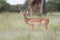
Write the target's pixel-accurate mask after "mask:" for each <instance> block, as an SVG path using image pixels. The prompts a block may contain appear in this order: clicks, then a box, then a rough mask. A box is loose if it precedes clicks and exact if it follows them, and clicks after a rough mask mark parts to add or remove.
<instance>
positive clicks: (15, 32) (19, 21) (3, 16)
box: [0, 12, 60, 40]
mask: <svg viewBox="0 0 60 40" xmlns="http://www.w3.org/2000/svg"><path fill="white" fill-rule="evenodd" d="M57 14H58V13H57ZM32 17H39V16H32ZM45 17H46V18H48V19H49V24H48V30H44V28H43V27H42V26H40V27H33V31H32V33H31V36H30V27H29V25H27V24H25V22H24V20H23V16H22V14H19V13H15V12H4V13H0V40H60V19H59V18H60V16H57V15H56V14H54V15H49V14H48V15H46V16H45Z"/></svg>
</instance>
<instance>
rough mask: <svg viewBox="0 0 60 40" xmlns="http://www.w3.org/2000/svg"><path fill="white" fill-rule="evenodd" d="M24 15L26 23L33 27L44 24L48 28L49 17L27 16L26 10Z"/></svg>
mask: <svg viewBox="0 0 60 40" xmlns="http://www.w3.org/2000/svg"><path fill="white" fill-rule="evenodd" d="M22 14H23V16H24V21H25V23H26V24H28V25H30V27H31V29H33V26H39V25H43V26H44V28H45V29H48V28H47V25H48V23H49V19H47V18H42V17H41V18H27V17H26V12H24V11H23V12H22ZM31 31H32V30H31Z"/></svg>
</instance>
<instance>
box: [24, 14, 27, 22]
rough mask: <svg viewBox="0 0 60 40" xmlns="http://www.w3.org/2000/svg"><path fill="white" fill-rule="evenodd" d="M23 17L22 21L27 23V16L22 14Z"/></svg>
mask: <svg viewBox="0 0 60 40" xmlns="http://www.w3.org/2000/svg"><path fill="white" fill-rule="evenodd" d="M23 16H24V20H25V22H26V21H27V16H26V14H25V13H24V14H23Z"/></svg>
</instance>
